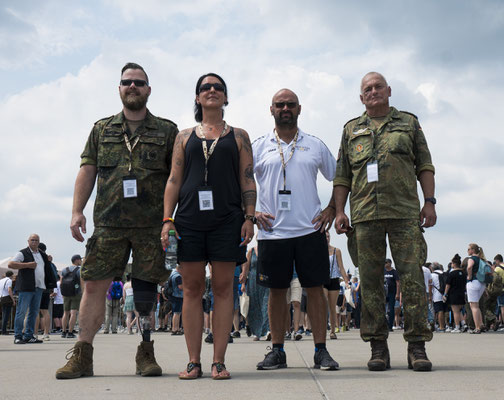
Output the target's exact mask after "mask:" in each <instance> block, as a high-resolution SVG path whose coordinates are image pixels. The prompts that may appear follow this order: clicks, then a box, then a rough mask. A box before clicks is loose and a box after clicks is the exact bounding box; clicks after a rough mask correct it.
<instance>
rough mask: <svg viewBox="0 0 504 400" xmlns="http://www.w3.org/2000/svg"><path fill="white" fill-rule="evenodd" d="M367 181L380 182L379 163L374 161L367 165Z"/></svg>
mask: <svg viewBox="0 0 504 400" xmlns="http://www.w3.org/2000/svg"><path fill="white" fill-rule="evenodd" d="M367 181H368V183H371V182H378V162H377V161H373V162H370V163H368V164H367Z"/></svg>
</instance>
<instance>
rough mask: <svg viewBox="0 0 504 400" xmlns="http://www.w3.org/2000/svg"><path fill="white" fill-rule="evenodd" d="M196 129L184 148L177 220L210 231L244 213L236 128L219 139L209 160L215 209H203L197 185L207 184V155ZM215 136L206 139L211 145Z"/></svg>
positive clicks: (208, 146) (198, 229)
mask: <svg viewBox="0 0 504 400" xmlns="http://www.w3.org/2000/svg"><path fill="white" fill-rule="evenodd" d="M202 140H203V139H201V138H199V137H198V136H197V135H196V132H195V131H194V130H193V131H192V133H191V136H190V137H189V140H188V141H187V143H186V148H185V166H184V180H183V183H182V187H181V188H180V193H179V199H178V208H177V214H176V216H175V221H176V223H177V224H180V225H182V226H184V227H186V228H189V229H193V230H197V231H208V230H213V229H215V228H217V227H218V226H220V225H223V224H227V223H229V222H230V221H232V220H233V219H234V218H236V217H237V216H241V215H242V214H243V211H242V207H241V204H242V198H241V189H240V179H239V176H240V174H239V172H240V165H239V160H240V157H239V152H238V145H237V144H236V139H235V135H234V130H233V128H231V129H230V131H229V133H228V134H227V135H225V136H223V137H221V138H220V139H219V142H218V143H217V145H216V146H215V149H214V152H213V154H212V156H211V157H210V159H209V160H208V186H211V188H212V193H213V202H214V209H213V210H211V211H200V210H199V201H198V188H200V187H202V186H204V179H205V157H204V156H203V148H202V146H201V141H202ZM212 142H213V140H207V148H210V146H211V145H212Z"/></svg>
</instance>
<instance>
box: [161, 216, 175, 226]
mask: <svg viewBox="0 0 504 400" xmlns="http://www.w3.org/2000/svg"><path fill="white" fill-rule="evenodd" d="M167 222H171V223H175V220H174V219H173V218H171V217H168V218H163V225H164V224H166V223H167Z"/></svg>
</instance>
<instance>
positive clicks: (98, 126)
mask: <svg viewBox="0 0 504 400" xmlns="http://www.w3.org/2000/svg"><path fill="white" fill-rule="evenodd" d="M177 132H178V130H177V125H175V124H174V123H173V122H171V121H170V120H167V119H163V118H159V117H155V116H154V115H152V114H151V113H150V112H149V111H147V115H146V117H145V119H144V121H143V123H142V125H140V126H139V127H138V128H137V130H136V131H135V133H134V134H130V133H129V129H128V126H127V123H126V120H125V118H124V115H123V113H122V112H121V113H119V114H117V115H114V116H112V117H109V118H104V119H101V120H99V121H98V122H96V123H95V125H94V127H93V129H92V130H91V133H90V135H89V138H88V141H87V143H86V147H85V148H84V151H83V152H82V154H81V166H82V165H89V164H90V165H96V167H97V175H98V183H97V192H96V200H95V205H94V215H93V216H94V224H95V226H99V227H116V228H147V227H155V226H160V225H161V221H162V219H163V195H164V189H165V185H166V180H167V179H168V176H169V173H170V168H171V157H172V150H173V143H174V141H175V136H176V135H177ZM125 133H126V134H128V137H129V141H130V143H131V145H132V146H133V144H134V143H135V141H136V140H137V138H139V139H138V143H137V144H136V146H135V147H134V148H133V151H132V153H131V154H130V152H129V150H128V148H127V147H126V142H125V137H124V134H125ZM130 162H131V171H129V166H130ZM125 177H134V178H135V179H136V181H137V192H138V195H137V197H134V198H124V195H123V179H124V178H125Z"/></svg>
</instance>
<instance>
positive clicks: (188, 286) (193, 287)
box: [183, 280, 215, 298]
mask: <svg viewBox="0 0 504 400" xmlns="http://www.w3.org/2000/svg"><path fill="white" fill-rule="evenodd" d="M183 287H184V297H185V298H188V297H189V298H202V297H203V294H204V293H205V282H204V281H203V282H201V281H199V280H197V281H196V280H195V281H191V280H185V281H184V282H183ZM214 290H215V289H214Z"/></svg>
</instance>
